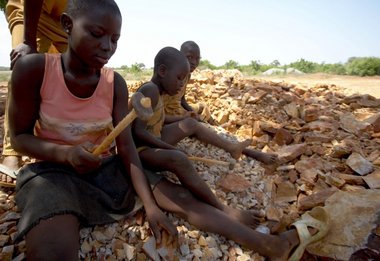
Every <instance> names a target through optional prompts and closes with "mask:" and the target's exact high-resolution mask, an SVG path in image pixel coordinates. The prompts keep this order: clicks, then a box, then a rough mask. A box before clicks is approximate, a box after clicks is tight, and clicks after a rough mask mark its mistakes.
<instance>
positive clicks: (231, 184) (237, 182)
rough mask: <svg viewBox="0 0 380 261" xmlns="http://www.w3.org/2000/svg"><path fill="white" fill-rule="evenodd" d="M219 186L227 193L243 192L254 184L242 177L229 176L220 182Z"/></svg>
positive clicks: (222, 178)
mask: <svg viewBox="0 0 380 261" xmlns="http://www.w3.org/2000/svg"><path fill="white" fill-rule="evenodd" d="M217 186H218V187H219V188H221V189H222V190H223V191H226V192H243V191H245V190H246V189H248V188H249V187H251V186H252V184H251V183H250V182H249V181H248V180H246V179H245V178H243V177H242V176H239V175H236V174H228V175H225V176H224V177H221V178H220V179H219V180H218V182H217Z"/></svg>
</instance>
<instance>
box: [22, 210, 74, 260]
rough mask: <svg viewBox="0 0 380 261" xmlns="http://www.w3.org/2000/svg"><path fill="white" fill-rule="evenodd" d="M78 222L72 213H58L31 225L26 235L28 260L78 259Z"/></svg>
mask: <svg viewBox="0 0 380 261" xmlns="http://www.w3.org/2000/svg"><path fill="white" fill-rule="evenodd" d="M78 250H79V222H78V218H77V217H76V216H74V215H58V216H54V217H52V218H48V219H46V220H41V221H40V223H39V224H38V225H37V226H35V227H33V228H32V229H31V230H30V231H29V232H28V234H27V235H26V253H27V258H28V260H38V261H41V260H46V261H48V260H78Z"/></svg>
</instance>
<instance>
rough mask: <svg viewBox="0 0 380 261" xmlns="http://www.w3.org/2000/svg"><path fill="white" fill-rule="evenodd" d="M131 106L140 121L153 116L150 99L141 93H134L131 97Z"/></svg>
mask: <svg viewBox="0 0 380 261" xmlns="http://www.w3.org/2000/svg"><path fill="white" fill-rule="evenodd" d="M131 104H132V108H133V109H134V110H135V112H136V114H137V117H139V118H140V119H141V120H143V121H146V120H149V118H150V117H152V116H153V110H152V106H151V102H150V98H149V97H145V96H144V95H143V94H142V93H141V92H135V93H134V94H133V95H132V97H131Z"/></svg>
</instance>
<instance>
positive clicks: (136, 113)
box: [92, 92, 153, 155]
mask: <svg viewBox="0 0 380 261" xmlns="http://www.w3.org/2000/svg"><path fill="white" fill-rule="evenodd" d="M131 104H132V110H131V111H130V112H129V113H128V115H127V116H125V117H124V118H123V119H122V120H121V121H120V122H119V123H118V124H117V125H116V127H115V128H114V129H113V130H112V131H111V132H110V133H109V134H108V135H107V137H105V139H104V140H103V141H102V143H101V144H100V145H99V146H97V147H96V148H95V150H94V151H93V152H92V154H94V155H100V154H101V153H102V152H103V151H105V150H107V149H108V147H109V145H111V143H112V142H113V140H114V139H115V138H116V137H117V136H118V135H119V134H120V133H121V132H122V131H123V130H124V129H125V128H126V127H127V126H128V125H129V124H131V123H132V122H133V121H134V120H135V119H136V118H137V117H139V118H140V119H142V120H144V121H145V120H148V119H149V118H150V117H152V115H153V110H152V106H151V101H150V98H148V97H144V95H143V94H142V93H141V92H136V93H134V94H133V95H132V97H131Z"/></svg>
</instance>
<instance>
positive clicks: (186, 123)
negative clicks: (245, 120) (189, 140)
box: [161, 118, 252, 159]
mask: <svg viewBox="0 0 380 261" xmlns="http://www.w3.org/2000/svg"><path fill="white" fill-rule="evenodd" d="M192 135H194V136H195V137H196V138H197V139H199V140H200V141H202V142H205V143H209V144H211V145H214V146H216V147H219V148H222V149H224V150H225V151H227V152H229V153H230V154H231V156H232V157H233V158H234V159H238V158H239V157H240V155H241V153H242V151H243V149H244V148H245V147H247V146H249V145H250V144H251V142H252V141H251V140H250V139H248V140H245V141H242V142H232V141H229V140H227V139H224V138H223V137H221V136H219V135H218V133H216V132H215V131H213V130H212V129H210V128H208V127H207V126H205V125H203V124H202V123H200V122H199V121H197V120H195V119H193V118H186V119H184V120H182V121H178V122H174V123H171V124H166V125H164V127H163V128H162V132H161V138H162V140H163V141H165V142H167V143H169V144H172V145H174V144H176V143H177V142H179V141H181V140H182V139H184V138H186V137H189V136H192Z"/></svg>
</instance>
